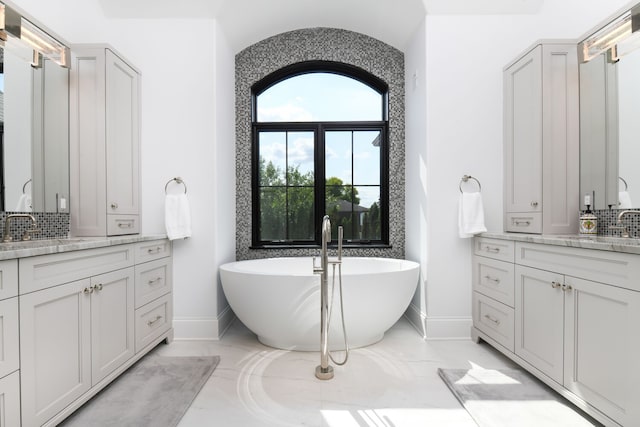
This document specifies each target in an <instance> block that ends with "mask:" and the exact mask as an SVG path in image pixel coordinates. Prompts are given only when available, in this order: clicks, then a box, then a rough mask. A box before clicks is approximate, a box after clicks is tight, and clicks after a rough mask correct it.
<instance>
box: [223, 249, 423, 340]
mask: <svg viewBox="0 0 640 427" xmlns="http://www.w3.org/2000/svg"><path fill="white" fill-rule="evenodd" d="M318 262H319V260H318ZM418 272H419V264H417V263H415V262H412V261H405V260H398V259H388V258H356V257H345V258H343V260H342V282H343V291H344V297H343V298H344V317H345V323H346V329H347V338H348V340H349V347H351V348H354V347H362V346H366V345H370V344H373V343H375V342H378V341H380V340H381V339H382V337H383V335H384V333H385V331H386V330H387V329H389V328H390V327H391V326H393V324H394V323H395V322H396V321H398V319H399V318H400V317H401V316H402V314H403V313H404V311H405V310H406V309H407V307H408V306H409V303H410V302H411V298H412V297H413V294H414V292H415V290H416V286H417V284H418ZM220 278H221V280H222V288H223V289H224V293H225V295H226V297H227V300H228V301H229V304H230V305H231V308H232V309H233V311H234V312H235V314H236V316H237V317H238V318H239V319H240V320H241V321H242V323H244V324H245V325H246V326H247V327H248V328H249V329H250V330H251V331H253V332H254V333H255V334H256V335H257V336H258V339H259V340H260V342H262V343H263V344H266V345H268V346H270V347H276V348H280V349H285V350H303V351H319V350H320V276H319V275H317V274H313V261H312V258H310V257H309V258H268V259H258V260H250V261H237V262H231V263H228V264H224V265H222V266H221V267H220ZM331 283H332V267H331V266H329V293H330V295H331ZM335 291H336V297H335V298H334V299H333V301H334V304H333V313H332V317H331V325H330V330H329V348H330V349H344V344H343V339H344V338H343V334H342V324H341V319H340V304H339V283H338V270H337V268H336V285H335Z"/></svg>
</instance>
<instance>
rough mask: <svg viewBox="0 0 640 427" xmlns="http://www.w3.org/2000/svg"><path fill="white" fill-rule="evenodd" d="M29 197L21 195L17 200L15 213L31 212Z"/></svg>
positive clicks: (28, 195)
mask: <svg viewBox="0 0 640 427" xmlns="http://www.w3.org/2000/svg"><path fill="white" fill-rule="evenodd" d="M31 210H32V207H31V195H30V194H25V193H22V195H21V196H20V198H19V199H18V204H17V205H16V208H15V211H16V212H31Z"/></svg>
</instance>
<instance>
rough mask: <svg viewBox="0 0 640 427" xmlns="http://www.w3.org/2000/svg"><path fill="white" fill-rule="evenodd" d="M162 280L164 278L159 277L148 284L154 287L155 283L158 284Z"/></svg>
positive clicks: (150, 280)
mask: <svg viewBox="0 0 640 427" xmlns="http://www.w3.org/2000/svg"><path fill="white" fill-rule="evenodd" d="M161 280H162V276H158V277H156V278H155V279H149V281H148V282H147V284H148V285H153V284H154V283H157V282H159V281H161Z"/></svg>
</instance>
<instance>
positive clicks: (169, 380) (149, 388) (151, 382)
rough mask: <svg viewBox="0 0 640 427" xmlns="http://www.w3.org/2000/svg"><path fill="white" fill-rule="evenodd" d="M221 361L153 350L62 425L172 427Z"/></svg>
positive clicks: (77, 426) (79, 426) (214, 358)
mask: <svg viewBox="0 0 640 427" xmlns="http://www.w3.org/2000/svg"><path fill="white" fill-rule="evenodd" d="M219 361H220V357H219V356H211V357H165V356H159V355H157V354H155V353H154V352H151V353H150V354H148V355H146V356H145V357H143V358H142V359H140V360H139V361H138V362H137V363H136V364H134V365H133V366H131V367H130V368H129V369H128V370H127V371H126V372H124V373H123V374H122V375H120V377H119V378H117V379H116V380H115V381H114V382H112V383H111V384H110V385H109V386H107V387H106V388H105V389H104V390H102V391H101V392H100V393H98V394H97V395H96V396H94V397H93V398H92V399H91V400H89V401H88V402H87V403H85V404H84V406H82V407H81V408H80V409H78V410H77V411H76V412H75V413H74V414H73V415H72V416H71V417H69V418H67V420H66V421H65V422H63V423H62V424H61V426H64V427H91V426H95V427H108V426H114V427H115V426H118V427H125V426H127V427H128V426H130V427H144V426H149V427H173V426H175V425H177V424H178V423H179V422H180V419H181V418H182V416H183V415H184V413H185V412H186V411H187V409H189V406H191V403H192V402H193V399H195V397H196V396H197V394H198V393H199V392H200V389H202V386H203V385H204V384H205V383H206V382H207V380H208V379H209V377H210V376H211V373H212V372H213V370H214V369H215V368H216V366H217V365H218V362H219Z"/></svg>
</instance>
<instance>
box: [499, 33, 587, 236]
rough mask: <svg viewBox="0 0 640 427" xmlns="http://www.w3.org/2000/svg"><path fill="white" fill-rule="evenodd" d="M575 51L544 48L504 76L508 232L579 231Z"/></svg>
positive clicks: (557, 45) (523, 58) (569, 46)
mask: <svg viewBox="0 0 640 427" xmlns="http://www.w3.org/2000/svg"><path fill="white" fill-rule="evenodd" d="M578 88H579V86H578V58H577V48H576V44H575V43H566V42H562V43H555V42H539V43H537V44H535V45H534V46H533V47H532V48H531V49H529V50H527V51H526V52H525V53H524V54H523V55H521V56H520V57H518V58H517V59H516V60H515V61H514V62H512V63H511V64H509V65H507V67H506V68H505V70H504V165H505V171H504V174H505V187H504V191H505V193H504V210H505V214H504V229H505V230H506V231H515V232H523V233H544V234H563V233H575V232H577V230H578V199H579V197H578V193H579V162H578V159H579V90H578Z"/></svg>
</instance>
